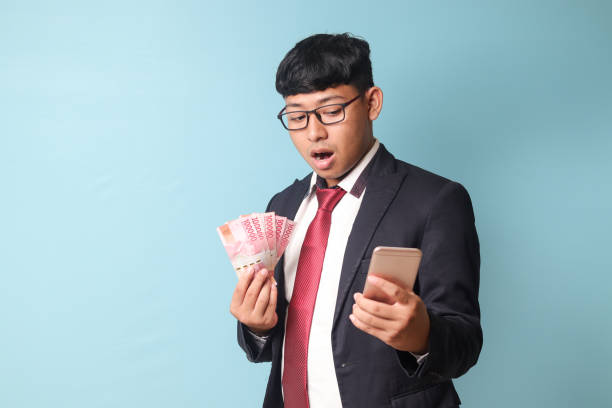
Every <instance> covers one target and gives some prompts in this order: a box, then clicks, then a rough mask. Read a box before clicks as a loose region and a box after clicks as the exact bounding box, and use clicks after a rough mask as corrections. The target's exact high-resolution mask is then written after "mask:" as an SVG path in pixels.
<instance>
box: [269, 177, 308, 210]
mask: <svg viewBox="0 0 612 408" xmlns="http://www.w3.org/2000/svg"><path fill="white" fill-rule="evenodd" d="M311 175H312V173H308V174H307V175H306V176H305V177H303V178H302V179H295V181H294V182H293V183H292V184H290V185H289V186H287V187H285V188H284V189H283V190H282V191H279V192H278V193H276V194H275V195H274V196H273V197H272V198H271V199H270V201H269V202H268V207H267V208H266V211H274V212H276V213H279V214H281V215H284V214H285V213H286V212H287V210H288V206H290V205H291V204H294V203H296V202H301V201H302V199H303V198H304V196H305V195H306V192H307V191H308V186H309V185H310V177H311Z"/></svg>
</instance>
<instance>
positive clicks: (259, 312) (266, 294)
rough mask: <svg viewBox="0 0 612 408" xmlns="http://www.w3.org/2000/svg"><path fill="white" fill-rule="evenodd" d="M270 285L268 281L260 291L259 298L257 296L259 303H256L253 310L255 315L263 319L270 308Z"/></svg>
mask: <svg viewBox="0 0 612 408" xmlns="http://www.w3.org/2000/svg"><path fill="white" fill-rule="evenodd" d="M270 285H271V283H270V281H269V280H266V281H265V283H264V285H263V286H262V288H261V290H260V291H259V296H257V301H256V302H255V307H254V308H253V314H254V315H255V316H257V317H263V315H264V312H265V311H266V309H267V308H268V303H269V301H270Z"/></svg>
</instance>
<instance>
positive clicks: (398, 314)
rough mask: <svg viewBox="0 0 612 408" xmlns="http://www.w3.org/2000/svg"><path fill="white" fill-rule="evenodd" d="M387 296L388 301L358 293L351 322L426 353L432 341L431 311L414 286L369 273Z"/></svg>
mask: <svg viewBox="0 0 612 408" xmlns="http://www.w3.org/2000/svg"><path fill="white" fill-rule="evenodd" d="M368 280H369V283H370V284H373V285H375V286H377V287H378V288H379V289H381V290H382V291H383V292H384V293H385V294H386V295H387V296H388V297H389V299H390V300H389V303H384V302H379V301H376V300H372V299H368V298H366V297H365V296H363V294H361V293H355V295H354V298H355V304H354V305H353V313H352V314H351V315H350V316H349V318H350V319H351V322H353V324H354V325H355V326H356V327H357V328H358V329H360V330H363V331H364V332H366V333H368V334H371V335H372V336H374V337H377V338H378V339H380V340H382V341H383V342H385V343H386V344H388V345H389V346H391V347H393V348H394V349H396V350H402V351H409V352H412V353H414V354H425V353H427V352H428V351H429V350H428V342H429V315H428V314H427V307H426V306H425V303H423V301H422V300H421V298H420V297H419V296H417V295H416V294H415V293H414V292H413V291H412V290H408V289H405V288H403V287H401V286H398V285H396V284H395V283H393V282H390V281H388V280H385V279H383V278H381V277H379V276H372V275H370V276H368Z"/></svg>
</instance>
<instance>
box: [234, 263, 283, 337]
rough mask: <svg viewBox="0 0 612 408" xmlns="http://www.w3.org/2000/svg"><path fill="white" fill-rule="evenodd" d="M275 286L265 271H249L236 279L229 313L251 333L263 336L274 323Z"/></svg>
mask: <svg viewBox="0 0 612 408" xmlns="http://www.w3.org/2000/svg"><path fill="white" fill-rule="evenodd" d="M276 294H277V290H276V285H275V284H274V283H273V281H272V279H271V275H270V272H268V270H267V269H261V270H259V271H257V272H254V270H253V269H250V270H248V271H246V272H244V273H243V274H242V275H241V276H240V278H239V279H238V284H237V285H236V289H235V290H234V295H233V296H232V303H231V304H230V312H231V313H232V314H233V315H234V317H235V318H236V319H238V320H239V321H240V322H241V323H243V324H244V325H246V326H247V327H248V328H249V329H250V330H251V331H252V332H253V333H255V334H257V335H260V336H261V335H265V334H266V333H267V332H268V331H270V330H271V329H272V328H273V327H274V326H276V322H277V321H278V316H277V315H276Z"/></svg>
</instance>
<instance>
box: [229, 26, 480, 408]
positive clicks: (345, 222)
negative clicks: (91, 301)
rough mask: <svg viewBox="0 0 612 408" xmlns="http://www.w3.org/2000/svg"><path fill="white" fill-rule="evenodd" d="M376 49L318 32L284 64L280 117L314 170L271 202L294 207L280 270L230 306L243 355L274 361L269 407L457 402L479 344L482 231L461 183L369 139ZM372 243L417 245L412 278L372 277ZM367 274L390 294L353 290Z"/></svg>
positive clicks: (250, 282) (256, 277)
mask: <svg viewBox="0 0 612 408" xmlns="http://www.w3.org/2000/svg"><path fill="white" fill-rule="evenodd" d="M369 54H370V49H369V45H368V43H367V42H365V41H364V40H361V39H358V38H355V37H352V36H350V35H347V34H343V35H327V34H319V35H314V36H311V37H308V38H306V39H304V40H302V41H300V42H299V43H297V44H296V45H295V47H294V48H293V49H292V50H290V51H289V53H288V54H287V55H286V56H285V58H284V59H283V61H282V62H281V64H280V66H279V68H278V72H277V76H276V89H277V90H278V92H279V93H280V94H281V95H282V96H283V97H284V100H285V107H284V108H283V110H282V111H281V113H280V114H279V119H280V120H281V122H282V124H283V126H284V127H285V128H286V129H287V130H288V131H289V135H290V136H291V140H292V141H293V144H294V145H295V147H296V148H297V150H298V152H299V153H300V154H301V155H302V157H303V158H304V160H306V162H307V163H308V164H309V165H310V166H311V167H312V169H313V170H314V172H313V173H312V175H308V176H307V177H305V178H303V179H302V180H296V181H295V182H294V183H293V184H292V185H291V186H289V187H288V188H286V189H285V190H283V191H281V192H280V193H278V194H276V195H275V196H274V197H273V198H272V200H271V201H270V203H269V204H268V208H267V211H275V212H276V213H277V214H279V215H282V216H286V217H288V218H291V219H294V220H295V221H296V223H297V227H296V231H295V235H294V237H293V238H292V241H291V243H290V244H289V246H288V247H287V250H286V252H285V254H284V256H283V258H282V259H281V260H280V261H279V263H278V265H277V266H276V269H275V271H274V277H275V280H276V282H277V283H278V286H275V285H274V284H273V283H272V282H273V281H272V280H271V279H269V275H268V273H269V272H268V271H266V270H263V271H260V272H257V273H254V272H250V273H245V274H243V275H242V276H241V278H240V279H239V281H238V284H237V286H236V289H235V291H234V294H233V298H232V301H231V306H230V310H231V312H232V314H233V315H234V316H235V317H236V318H237V319H238V342H239V344H240V346H241V347H242V348H243V349H244V351H245V352H246V354H247V358H248V359H249V360H250V361H255V362H262V361H271V362H272V367H271V372H270V378H269V381H268V387H267V391H266V396H265V400H264V407H282V406H285V407H288V408H294V407H311V408H319V407H451V406H457V405H459V404H460V400H459V397H458V396H457V393H456V392H455V389H454V387H453V384H452V381H451V378H456V377H458V376H460V375H462V374H464V373H465V372H466V371H467V370H468V369H469V368H470V367H471V366H473V365H474V364H475V363H476V361H477V359H478V355H479V353H480V349H481V347H482V330H481V327H480V310H479V304H478V286H479V268H480V256H479V243H478V237H477V234H476V229H475V227H474V216H473V210H472V205H471V201H470V198H469V195H468V193H467V191H466V190H465V189H464V188H463V187H462V186H461V185H460V184H458V183H455V182H453V181H450V180H448V179H445V178H443V177H440V176H437V175H435V174H432V173H429V172H427V171H425V170H423V169H420V168H418V167H415V166H412V165H410V164H407V163H404V162H402V161H400V160H397V159H395V158H394V157H393V156H392V155H391V154H390V153H389V152H388V151H387V150H386V149H385V147H384V146H383V145H382V144H381V143H379V141H378V140H376V139H375V138H374V135H373V131H372V122H373V121H374V120H375V119H376V118H377V117H378V115H379V114H380V111H381V109H382V102H383V94H382V91H381V89H380V88H378V87H376V86H374V83H373V80H372V68H371V63H370V56H369ZM377 246H394V247H412V248H420V249H421V251H422V252H423V258H422V261H421V265H420V268H419V272H418V276H417V280H416V282H415V285H414V288H405V287H401V286H399V285H397V284H395V283H393V282H390V281H388V280H385V279H382V278H380V277H378V278H377V277H368V276H367V271H368V266H369V261H370V258H371V256H372V251H373V250H374V248H375V247H377ZM366 278H367V279H368V280H369V281H370V283H371V284H372V285H375V286H377V287H378V288H379V289H380V290H382V291H384V292H385V293H386V294H387V296H388V298H389V301H388V302H381V301H375V300H373V299H368V298H365V297H364V296H363V294H362V293H361V292H362V291H363V288H364V285H365V281H366Z"/></svg>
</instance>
